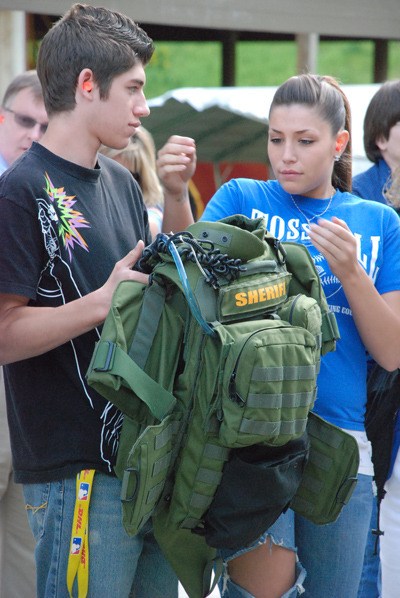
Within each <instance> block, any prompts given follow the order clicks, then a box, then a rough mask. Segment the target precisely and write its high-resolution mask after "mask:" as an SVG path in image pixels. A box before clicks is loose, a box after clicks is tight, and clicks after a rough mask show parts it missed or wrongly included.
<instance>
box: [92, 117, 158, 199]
mask: <svg viewBox="0 0 400 598" xmlns="http://www.w3.org/2000/svg"><path fill="white" fill-rule="evenodd" d="M100 152H101V153H102V154H104V155H105V156H108V157H109V158H113V159H114V160H116V161H117V162H119V163H120V164H122V166H125V168H127V169H128V170H129V171H130V172H131V173H132V175H133V176H134V177H135V179H136V180H137V182H138V183H139V185H140V188H141V190H142V193H143V200H144V203H145V205H146V206H147V207H154V206H162V205H163V203H164V195H163V190H162V187H161V184H160V181H159V178H158V176H157V170H156V148H155V145H154V141H153V137H152V136H151V134H150V133H149V132H148V131H147V130H146V129H145V128H144V127H139V128H138V129H136V134H135V135H133V136H132V138H131V140H130V142H129V144H128V145H127V146H126V147H125V148H123V149H118V150H117V149H112V148H110V147H106V146H104V145H103V146H102V147H101V148H100Z"/></svg>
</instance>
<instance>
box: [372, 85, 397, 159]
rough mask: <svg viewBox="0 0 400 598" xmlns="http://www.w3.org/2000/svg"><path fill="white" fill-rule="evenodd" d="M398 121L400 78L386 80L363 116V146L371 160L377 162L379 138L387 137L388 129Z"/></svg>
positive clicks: (379, 152) (379, 155) (380, 155)
mask: <svg viewBox="0 0 400 598" xmlns="http://www.w3.org/2000/svg"><path fill="white" fill-rule="evenodd" d="M399 121H400V79H398V80H396V81H387V82H386V83H384V84H383V85H382V87H380V88H379V89H378V91H377V92H376V93H375V95H374V96H373V97H372V100H371V101H370V103H369V105H368V108H367V111H366V113H365V117H364V148H365V153H366V154H367V156H368V158H369V160H371V162H375V163H377V162H379V160H380V159H381V158H382V154H381V150H380V149H379V147H378V146H377V145H376V142H377V140H379V139H380V138H383V139H389V134H390V129H391V128H392V127H393V126H394V125H395V124H396V123H397V122H399Z"/></svg>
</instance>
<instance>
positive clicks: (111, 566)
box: [0, 4, 195, 598]
mask: <svg viewBox="0 0 400 598" xmlns="http://www.w3.org/2000/svg"><path fill="white" fill-rule="evenodd" d="M152 53H153V45H152V41H151V40H150V38H149V37H148V36H147V35H146V33H145V32H144V31H143V30H142V29H141V28H140V27H138V26H137V25H136V24H135V23H134V22H133V21H131V20H130V19H129V18H128V17H125V16H124V15H121V14H119V13H117V12H113V11H110V10H108V9H105V8H97V7H93V6H89V5H81V4H75V5H73V6H72V7H71V9H70V10H69V11H68V12H67V13H66V14H65V15H64V17H63V18H62V19H60V20H59V21H58V22H57V23H56V24H55V25H54V26H53V28H52V29H51V30H50V31H49V32H48V33H47V34H46V35H45V37H44V39H43V41H42V44H41V47H40V51H39V56H38V63H37V70H38V74H39V78H40V81H41V84H42V87H43V95H44V101H45V106H46V109H47V113H48V115H49V126H48V130H47V132H46V134H45V135H44V136H43V138H42V140H41V142H40V144H37V143H35V144H33V146H32V148H31V149H30V150H29V151H28V152H27V153H26V154H25V155H24V156H23V157H22V158H21V159H20V160H18V161H17V162H16V163H15V164H14V165H13V167H12V168H10V169H9V170H8V172H7V173H6V174H5V175H4V176H3V177H2V180H1V181H0V210H1V213H2V219H1V221H0V256H1V257H0V259H1V268H0V272H1V274H0V293H1V295H0V362H1V363H3V364H7V365H6V367H5V368H4V369H5V380H6V387H7V391H8V394H7V400H8V404H7V406H8V412H9V421H10V433H11V444H12V451H13V463H14V470H15V478H16V481H17V482H20V483H22V484H23V485H24V495H25V500H26V504H27V510H28V517H29V519H30V524H31V528H32V530H33V533H34V536H35V539H36V565H37V570H38V587H37V596H38V597H39V598H42V597H46V598H47V597H48V596H57V597H58V598H64V597H67V596H68V595H69V593H70V591H71V587H72V586H75V587H76V584H77V581H78V582H79V587H80V588H81V591H82V593H83V594H84V592H85V591H86V590H85V585H86V584H88V596H89V597H91V598H102V597H106V596H107V597H108V596H118V598H124V597H126V598H127V597H128V596H129V594H130V592H131V591H132V592H133V593H134V595H135V598H143V597H148V598H150V597H151V598H158V597H160V598H161V597H163V598H164V597H165V596H168V597H171V598H172V597H173V596H176V595H177V580H176V577H175V575H174V574H173V572H172V570H171V569H170V567H169V565H168V563H167V562H166V561H165V559H164V557H163V555H162V554H161V552H160V550H159V548H158V546H157V545H156V543H155V541H154V537H153V535H152V530H151V528H150V526H147V527H145V528H144V529H143V530H142V532H141V533H140V534H139V535H138V536H135V537H129V536H128V535H127V534H126V533H125V531H124V529H123V526H122V522H121V506H120V498H119V496H120V490H121V484H120V481H119V480H118V479H117V478H116V477H115V476H114V472H113V466H114V463H115V458H116V452H117V448H118V439H119V432H120V428H121V423H122V422H121V420H122V416H121V413H120V412H118V410H116V409H115V408H114V407H113V405H111V404H110V403H108V402H107V401H106V400H104V399H103V398H102V397H100V396H99V395H98V394H96V393H95V392H94V391H93V390H92V389H91V388H89V387H88V386H87V384H86V382H85V373H86V371H87V368H88V365H89V362H90V358H91V355H92V353H93V348H94V343H95V341H96V340H97V339H98V338H99V326H101V324H102V323H103V321H104V319H105V318H106V316H107V313H108V311H109V308H110V304H111V298H112V295H113V292H114V290H115V288H116V286H117V285H118V283H119V282H120V281H122V280H137V281H146V279H147V278H146V276H145V275H143V274H141V273H139V272H136V271H135V270H133V269H132V267H133V266H134V264H135V262H136V261H137V259H138V257H139V255H140V254H141V250H142V247H143V244H147V243H148V242H150V232H149V227H148V219H147V213H146V210H145V208H144V205H143V202H142V197H141V193H140V190H139V187H138V186H137V184H136V182H135V181H134V179H133V177H132V176H131V175H130V173H129V172H128V171H127V170H126V169H124V168H123V167H122V166H120V165H119V164H117V163H116V162H115V161H114V160H110V159H108V158H106V157H104V156H101V155H98V153H97V151H98V149H99V147H100V145H101V143H103V144H104V145H108V146H110V147H115V148H122V147H124V146H125V145H127V144H128V142H129V139H130V137H131V135H132V134H134V132H135V129H136V128H137V127H138V126H139V125H140V119H141V118H143V117H145V116H147V115H148V114H149V109H148V106H147V103H146V99H145V96H144V93H143V88H144V84H145V72H144V67H145V66H146V64H147V63H148V61H149V60H150V58H151V56H152ZM194 168H195V147H194V142H193V140H191V139H189V138H182V137H172V138H171V139H170V141H169V142H168V143H167V145H166V146H165V147H164V149H163V151H162V152H161V154H160V173H161V175H162V177H163V183H164V189H165V218H164V225H165V227H166V230H171V228H172V227H173V228H174V229H175V230H179V229H181V228H184V227H186V226H187V224H189V223H190V222H191V211H190V204H189V199H188V191H187V181H188V180H189V179H190V177H191V176H192V174H193V171H194ZM93 470H95V475H94V479H93V482H92V481H91V479H90V477H89V478H88V477H87V476H88V475H89V472H90V471H93ZM80 472H82V476H81V479H80V481H78V482H77V480H76V478H77V475H78V474H79V473H80ZM89 500H90V509H89V520H88V523H87V525H88V534H87V536H85V534H84V533H83V532H82V530H83V529H84V528H85V524H84V521H83V522H82V519H81V515H82V512H84V511H85V508H86V512H87V510H88V509H87V506H88V502H89ZM75 506H76V507H77V514H76V515H77V516H76V517H74V508H75ZM81 508H82V510H80V509H81ZM72 529H73V533H71V532H72ZM70 547H71V548H70ZM88 549H89V555H88ZM75 553H76V554H78V555H79V558H78V560H76V558H75V556H76V554H75ZM88 556H89V558H88V559H87V558H86V557H88ZM88 562H89V572H88V567H87V563H88ZM67 570H68V571H67ZM136 571H137V573H138V575H136V577H135V574H136ZM82 588H83V590H82ZM79 595H81V593H80V592H79Z"/></svg>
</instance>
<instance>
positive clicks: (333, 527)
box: [270, 475, 373, 598]
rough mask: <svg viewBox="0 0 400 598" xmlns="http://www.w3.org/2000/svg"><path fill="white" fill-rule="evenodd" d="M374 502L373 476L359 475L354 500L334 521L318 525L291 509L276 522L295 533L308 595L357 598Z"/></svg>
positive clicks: (312, 596) (311, 596) (318, 597)
mask: <svg viewBox="0 0 400 598" xmlns="http://www.w3.org/2000/svg"><path fill="white" fill-rule="evenodd" d="M372 502H373V494H372V477H371V476H366V475H359V476H358V482H357V485H356V488H355V490H354V493H353V495H352V497H351V499H350V501H349V502H348V504H347V505H346V506H345V507H344V508H343V510H342V512H341V514H340V516H339V517H338V519H337V520H336V521H335V522H334V523H330V524H328V525H315V524H314V523H311V522H310V521H308V520H307V519H305V518H304V517H301V516H299V515H296V513H294V512H293V511H291V510H289V511H287V512H286V513H285V514H284V515H281V517H280V518H279V519H278V521H277V522H276V523H275V524H274V526H273V527H274V529H275V533H277V532H278V531H279V529H284V530H285V534H286V535H288V533H289V531H290V530H291V532H292V534H293V540H294V542H295V545H296V546H297V548H298V555H299V559H300V562H301V563H302V565H303V566H304V568H305V570H306V572H307V577H306V579H305V582H304V588H305V591H306V594H305V595H306V596H307V598H322V597H323V598H357V593H358V587H359V583H360V578H361V571H362V566H363V560H364V552H365V546H366V543H367V536H368V530H369V524H370V520H371V511H372ZM271 529H272V528H271ZM270 531H271V530H270Z"/></svg>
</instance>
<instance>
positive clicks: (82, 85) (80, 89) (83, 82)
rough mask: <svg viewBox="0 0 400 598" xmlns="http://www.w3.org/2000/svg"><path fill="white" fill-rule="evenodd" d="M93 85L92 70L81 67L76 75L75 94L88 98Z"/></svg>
mask: <svg viewBox="0 0 400 598" xmlns="http://www.w3.org/2000/svg"><path fill="white" fill-rule="evenodd" d="M94 87H95V82H94V78H93V72H92V71H91V69H83V70H82V71H81V72H80V73H79V76H78V82H77V86H76V94H75V96H76V97H78V96H80V97H82V98H83V97H85V98H86V99H90V96H91V95H92V92H93V89H94Z"/></svg>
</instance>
